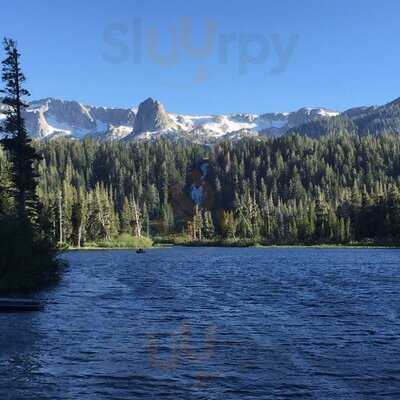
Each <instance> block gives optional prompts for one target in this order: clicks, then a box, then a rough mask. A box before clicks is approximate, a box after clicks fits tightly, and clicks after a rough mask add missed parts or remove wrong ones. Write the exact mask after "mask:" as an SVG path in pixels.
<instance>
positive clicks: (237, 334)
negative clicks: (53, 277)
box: [0, 247, 400, 400]
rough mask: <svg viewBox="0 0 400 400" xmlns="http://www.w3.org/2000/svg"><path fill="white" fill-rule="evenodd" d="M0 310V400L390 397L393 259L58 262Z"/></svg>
mask: <svg viewBox="0 0 400 400" xmlns="http://www.w3.org/2000/svg"><path fill="white" fill-rule="evenodd" d="M63 257H65V258H67V259H68V260H69V262H70V267H69V268H68V270H67V271H66V273H65V275H64V278H63V281H62V282H61V284H60V285H58V286H57V287H56V288H53V289H51V290H48V291H46V292H43V293H41V294H40V296H39V297H41V298H43V299H46V300H47V301H48V302H49V304H48V305H47V306H46V308H45V310H44V311H42V312H36V313H29V314H23V315H21V314H16V315H13V314H3V315H1V314H0V324H1V328H0V329H1V331H0V332H1V334H0V346H1V352H0V399H1V400H6V399H12V400H14V399H16V400H25V399H29V400H33V399H51V400H57V399H63V400H65V399H71V400H72V399H73V400H81V399H82V400H92V399H93V400H94V399H96V400H97V399H100V400H102V399H113V400H115V399H157V400H158V399H171V400H172V399H174V400H176V399H224V400H225V399H228V400H230V399H240V400H243V399H318V400H325V399H371V400H376V399H399V398H400V319H399V317H400V266H399V260H400V251H398V250H390V249H387V250H385V249H365V250H364V249H311V248H309V249H301V248H290V249H288V248H286V249H285V248H279V249H278V248H272V249H224V248H179V247H176V248H169V249H154V250H149V251H147V252H146V253H145V254H142V255H139V254H136V253H135V252H134V251H82V252H70V253H66V254H65V255H64V256H63Z"/></svg>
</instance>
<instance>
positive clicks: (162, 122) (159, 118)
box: [134, 97, 174, 133]
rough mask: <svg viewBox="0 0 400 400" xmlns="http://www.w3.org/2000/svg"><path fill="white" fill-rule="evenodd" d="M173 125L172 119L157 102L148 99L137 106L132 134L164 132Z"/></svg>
mask: <svg viewBox="0 0 400 400" xmlns="http://www.w3.org/2000/svg"><path fill="white" fill-rule="evenodd" d="M173 125H174V123H173V121H172V119H171V118H170V117H169V115H168V114H167V112H166V111H165V109H164V106H163V105H162V104H161V103H160V102H159V101H157V100H154V99H152V98H151V97H149V98H147V99H146V100H144V101H143V102H141V103H140V104H139V108H138V111H137V114H136V119H135V127H134V133H143V132H154V131H160V130H165V129H168V128H170V127H172V126H173Z"/></svg>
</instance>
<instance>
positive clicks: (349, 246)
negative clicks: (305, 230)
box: [65, 241, 400, 251]
mask: <svg viewBox="0 0 400 400" xmlns="http://www.w3.org/2000/svg"><path fill="white" fill-rule="evenodd" d="M176 246H180V247H227V248H260V249H262V248H265V249H268V248H319V249H340V248H342V249H367V248H374V249H379V248H381V249H400V245H395V244H385V243H369V242H368V243H362V242H360V243H349V244H332V243H311V244H304V243H303V244H262V243H249V242H240V241H236V242H223V241H202V242H186V243H173V242H170V243H166V242H163V243H157V242H155V243H154V244H153V245H152V246H143V247H141V248H144V249H145V250H151V249H160V248H169V247H176ZM137 249H138V247H131V246H111V245H110V246H82V247H74V246H69V247H66V248H65V250H67V251H77V250H88V251H89V250H137Z"/></svg>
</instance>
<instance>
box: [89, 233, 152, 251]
mask: <svg viewBox="0 0 400 400" xmlns="http://www.w3.org/2000/svg"><path fill="white" fill-rule="evenodd" d="M86 246H87V247H98V248H136V249H137V248H148V247H152V246H153V241H152V239H150V238H148V237H144V236H142V237H138V236H131V235H129V234H127V233H123V234H121V235H119V236H117V237H116V238H114V239H111V240H107V241H97V242H88V243H86Z"/></svg>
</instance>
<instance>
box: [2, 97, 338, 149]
mask: <svg viewBox="0 0 400 400" xmlns="http://www.w3.org/2000/svg"><path fill="white" fill-rule="evenodd" d="M4 110H5V107H4V105H3V106H1V104H0V119H1V118H4ZM338 114H339V113H338V112H335V111H330V110H326V109H324V108H301V109H300V110H298V111H294V112H283V113H266V114H259V115H258V114H239V113H238V114H230V115H183V114H175V113H169V112H167V111H165V109H164V106H163V105H162V104H161V103H160V102H158V101H156V100H153V99H151V98H148V99H147V100H145V101H143V102H142V103H140V105H139V106H138V108H129V109H122V108H107V107H96V106H88V105H83V104H81V103H79V102H76V101H65V100H58V99H53V98H47V99H43V100H37V101H33V102H31V103H30V105H29V108H28V109H27V111H26V113H25V115H24V117H25V120H26V126H27V129H28V131H29V133H30V135H31V136H32V137H34V138H37V139H46V140H48V139H53V138H56V137H60V136H68V137H71V138H75V139H82V138H84V137H86V136H93V137H96V138H99V139H101V140H122V139H124V140H141V139H152V138H157V137H160V136H165V137H169V138H172V139H179V138H182V139H186V140H190V141H193V142H199V143H208V142H213V141H216V140H219V139H225V138H226V139H231V140H237V139H240V138H242V137H244V136H257V135H263V136H279V135H282V134H284V133H285V132H287V131H288V130H289V129H291V128H293V127H296V126H299V125H302V124H305V123H308V122H311V121H314V120H317V119H321V118H329V117H332V116H335V115H338Z"/></svg>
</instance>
